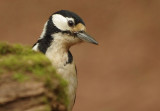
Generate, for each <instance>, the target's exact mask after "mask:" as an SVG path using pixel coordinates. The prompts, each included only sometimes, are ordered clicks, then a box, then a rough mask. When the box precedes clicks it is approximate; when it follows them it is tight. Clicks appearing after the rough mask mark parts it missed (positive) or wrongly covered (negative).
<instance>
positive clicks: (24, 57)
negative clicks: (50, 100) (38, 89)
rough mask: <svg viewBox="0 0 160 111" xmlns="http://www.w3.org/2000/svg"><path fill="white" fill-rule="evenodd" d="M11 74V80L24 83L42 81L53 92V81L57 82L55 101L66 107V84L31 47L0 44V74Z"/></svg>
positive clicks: (44, 58)
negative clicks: (33, 78)
mask: <svg viewBox="0 0 160 111" xmlns="http://www.w3.org/2000/svg"><path fill="white" fill-rule="evenodd" d="M4 72H5V73H6V72H7V73H8V72H9V73H12V75H13V79H15V80H17V81H18V82H24V81H26V80H28V79H31V77H35V78H37V80H42V79H43V80H44V81H45V84H46V87H47V88H49V90H51V91H53V90H55V86H54V82H53V80H55V79H56V80H57V81H59V87H58V88H57V89H56V90H58V93H57V96H58V98H57V100H58V101H60V102H61V103H63V104H65V105H66V106H67V105H68V98H67V93H66V91H67V82H66V81H65V80H64V79H62V77H61V76H60V75H58V74H56V71H55V69H54V68H53V66H52V65H51V63H50V61H49V60H48V59H47V58H46V56H45V55H44V54H42V53H38V52H34V51H32V50H31V47H28V46H22V45H18V44H15V45H10V44H7V43H0V74H5V73H4ZM46 111H47V110H46ZM48 111H50V110H48Z"/></svg>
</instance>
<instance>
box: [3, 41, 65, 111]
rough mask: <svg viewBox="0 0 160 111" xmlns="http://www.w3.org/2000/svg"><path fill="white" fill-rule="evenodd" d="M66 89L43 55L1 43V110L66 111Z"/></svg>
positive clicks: (21, 47) (25, 47)
mask: <svg viewBox="0 0 160 111" xmlns="http://www.w3.org/2000/svg"><path fill="white" fill-rule="evenodd" d="M66 87H67V82H66V81H64V80H63V79H62V78H61V77H60V76H59V75H57V74H56V71H55V69H54V68H53V67H52V65H51V63H50V61H49V60H48V59H47V58H46V57H45V56H44V55H43V54H41V53H38V52H34V51H32V50H31V47H27V46H22V45H17V44H16V45H10V44H7V43H0V111H66V109H67V108H66V107H67V104H68V99H67V95H66V91H65V90H66Z"/></svg>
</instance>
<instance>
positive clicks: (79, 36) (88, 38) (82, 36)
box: [76, 31, 98, 45]
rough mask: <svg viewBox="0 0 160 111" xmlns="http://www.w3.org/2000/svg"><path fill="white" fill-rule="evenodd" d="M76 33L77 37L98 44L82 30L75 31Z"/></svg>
mask: <svg viewBox="0 0 160 111" xmlns="http://www.w3.org/2000/svg"><path fill="white" fill-rule="evenodd" d="M76 35H77V37H78V38H80V39H81V40H83V41H86V42H89V43H93V44H96V45H98V42H97V41H96V40H95V39H94V38H93V37H91V36H90V35H88V34H87V33H86V32H84V31H83V32H82V31H80V32H78V33H76Z"/></svg>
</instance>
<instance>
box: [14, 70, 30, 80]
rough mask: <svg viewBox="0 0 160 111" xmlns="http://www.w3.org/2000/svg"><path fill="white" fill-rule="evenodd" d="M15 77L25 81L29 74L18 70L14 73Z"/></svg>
mask: <svg viewBox="0 0 160 111" xmlns="http://www.w3.org/2000/svg"><path fill="white" fill-rule="evenodd" d="M13 79H15V80H17V81H19V82H24V81H26V80H28V79H29V76H27V75H25V74H22V73H18V72H17V73H14V74H13Z"/></svg>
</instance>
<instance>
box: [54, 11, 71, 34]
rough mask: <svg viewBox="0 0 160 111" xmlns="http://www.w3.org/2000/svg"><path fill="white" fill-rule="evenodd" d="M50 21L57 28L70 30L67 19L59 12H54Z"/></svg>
mask: <svg viewBox="0 0 160 111" xmlns="http://www.w3.org/2000/svg"><path fill="white" fill-rule="evenodd" d="M52 21H53V23H54V25H55V26H56V27H57V28H58V29H60V30H62V31H65V30H70V27H69V26H68V19H67V18H66V17H63V16H62V15H60V14H54V15H53V16H52Z"/></svg>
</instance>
